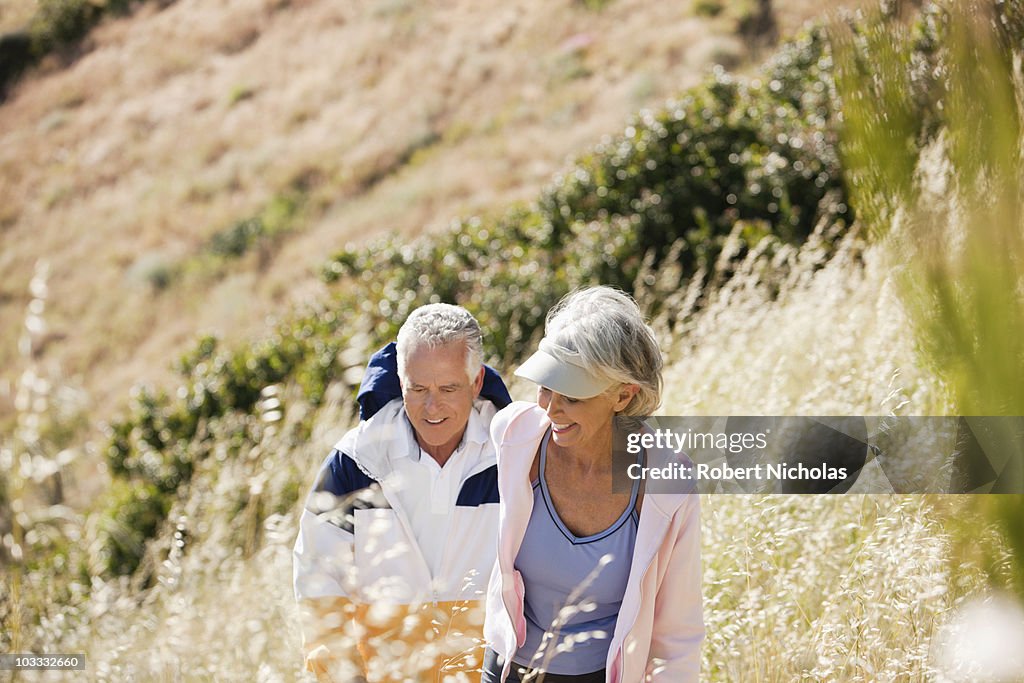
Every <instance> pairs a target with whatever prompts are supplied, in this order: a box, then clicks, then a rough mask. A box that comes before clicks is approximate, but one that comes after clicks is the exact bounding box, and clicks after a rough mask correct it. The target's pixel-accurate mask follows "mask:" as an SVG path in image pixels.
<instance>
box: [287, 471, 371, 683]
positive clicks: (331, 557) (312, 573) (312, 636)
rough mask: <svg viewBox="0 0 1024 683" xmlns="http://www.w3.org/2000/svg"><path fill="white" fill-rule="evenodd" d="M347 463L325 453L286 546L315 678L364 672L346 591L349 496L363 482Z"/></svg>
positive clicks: (350, 563) (347, 677)
mask: <svg viewBox="0 0 1024 683" xmlns="http://www.w3.org/2000/svg"><path fill="white" fill-rule="evenodd" d="M351 465H354V463H352V461H351V459H350V458H348V457H347V456H345V455H343V454H342V453H340V452H338V451H334V452H332V453H331V455H330V456H329V457H328V459H327V461H326V462H325V463H324V467H323V468H322V469H321V472H320V475H319V476H318V478H317V484H316V486H314V487H313V491H312V492H311V493H310V495H309V497H308V498H307V500H306V504H305V508H304V509H303V511H302V516H301V518H300V519H299V536H298V538H297V539H296V541H295V547H294V550H293V551H292V558H293V569H294V587H295V598H296V601H297V602H298V605H299V617H300V623H301V625H302V639H303V651H304V654H305V661H306V669H307V670H309V671H312V672H314V673H316V674H317V678H318V679H319V680H321V681H357V680H361V677H362V675H363V671H364V662H363V661H362V657H361V656H360V654H359V650H358V648H357V642H358V638H357V632H356V628H357V627H356V624H355V623H354V622H353V618H352V617H353V614H354V612H355V608H356V605H355V604H354V603H353V601H352V593H353V590H354V583H355V576H354V571H353V569H354V563H355V556H354V547H353V543H354V541H355V536H354V531H355V530H354V526H353V524H354V519H353V511H354V507H355V505H354V504H353V501H354V500H356V499H357V498H358V490H359V488H360V485H361V484H365V482H363V481H361V480H359V477H354V476H352V473H351V472H350V469H351V467H350V466H351ZM360 474H361V473H360Z"/></svg>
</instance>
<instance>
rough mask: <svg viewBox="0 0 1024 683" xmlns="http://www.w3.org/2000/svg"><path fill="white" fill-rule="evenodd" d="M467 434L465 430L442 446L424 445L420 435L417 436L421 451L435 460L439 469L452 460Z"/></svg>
mask: <svg viewBox="0 0 1024 683" xmlns="http://www.w3.org/2000/svg"><path fill="white" fill-rule="evenodd" d="M465 434H466V430H465V429H463V430H462V431H461V432H460V433H459V435H458V436H457V437H456V438H454V439H452V440H451V441H449V442H448V443H446V444H442V445H440V446H432V445H430V444H427V443H424V442H423V441H421V440H420V435H419V434H416V443H417V444H418V445H419V447H420V450H422V451H423V452H424V453H426V454H427V455H429V456H430V457H431V458H433V459H434V462H436V463H437V464H438V466H439V467H444V465H445V463H446V462H448V461H449V460H450V459H451V457H452V455H453V454H454V453H455V451H456V449H458V447H459V444H460V443H462V438H463V436H465Z"/></svg>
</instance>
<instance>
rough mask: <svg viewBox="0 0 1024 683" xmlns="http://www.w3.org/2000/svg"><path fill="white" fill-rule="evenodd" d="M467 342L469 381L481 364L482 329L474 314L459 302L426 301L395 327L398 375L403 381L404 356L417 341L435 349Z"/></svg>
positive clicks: (482, 358) (482, 354)
mask: <svg viewBox="0 0 1024 683" xmlns="http://www.w3.org/2000/svg"><path fill="white" fill-rule="evenodd" d="M456 342H463V343H465V345H466V374H467V375H469V381H470V383H472V382H473V381H474V380H475V379H476V376H477V375H478V374H480V368H481V367H483V364H484V342H483V333H482V332H481V331H480V323H478V322H477V321H476V318H474V317H473V314H472V313H470V312H469V311H467V310H466V309H465V308H463V307H462V306H453V305H452V304H427V305H425V306H420V307H419V308H417V309H416V310H415V311H413V312H412V313H410V314H409V317H408V318H406V320H405V322H404V323H402V327H401V328H400V329H399V330H398V376H399V377H401V378H402V379H403V381H404V378H405V360H406V356H407V355H408V353H409V351H410V350H411V349H412V348H413V347H416V346H419V345H420V344H422V345H424V346H426V347H427V348H430V349H436V348H438V347H441V346H445V345H447V344H452V343H456Z"/></svg>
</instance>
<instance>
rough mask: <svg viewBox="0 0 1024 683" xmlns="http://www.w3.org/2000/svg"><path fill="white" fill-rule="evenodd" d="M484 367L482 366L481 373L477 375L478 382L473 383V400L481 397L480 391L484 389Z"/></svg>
mask: <svg viewBox="0 0 1024 683" xmlns="http://www.w3.org/2000/svg"><path fill="white" fill-rule="evenodd" d="M484 372H486V371H485V370H484V366H482V365H481V366H480V372H478V373H477V375H476V380H475V381H474V382H473V398H477V397H479V396H480V390H481V389H483V388H484Z"/></svg>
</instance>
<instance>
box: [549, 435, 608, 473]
mask: <svg viewBox="0 0 1024 683" xmlns="http://www.w3.org/2000/svg"><path fill="white" fill-rule="evenodd" d="M551 450H554V451H555V453H556V454H557V455H558V457H559V458H560V459H561V460H562V461H563V462H564V463H565V464H566V465H568V466H569V467H570V469H571V470H572V471H573V472H576V473H578V474H582V475H587V474H596V473H600V472H602V471H606V470H611V469H612V431H611V427H610V426H609V428H608V430H607V433H605V432H604V431H602V432H600V433H599V434H595V435H594V438H592V439H588V440H587V441H586V442H584V443H580V444H573V445H571V446H560V445H559V444H558V443H557V442H556V441H555V440H554V439H552V440H551V441H550V443H548V451H549V452H550V451H551Z"/></svg>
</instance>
